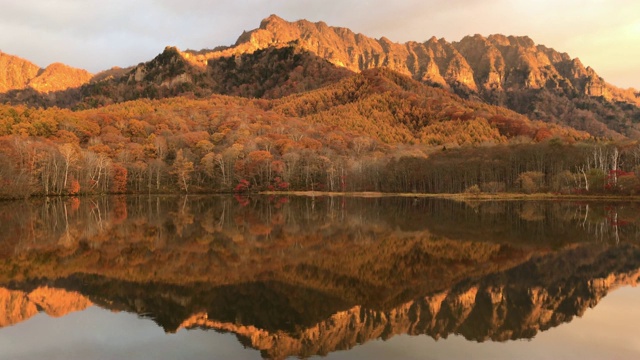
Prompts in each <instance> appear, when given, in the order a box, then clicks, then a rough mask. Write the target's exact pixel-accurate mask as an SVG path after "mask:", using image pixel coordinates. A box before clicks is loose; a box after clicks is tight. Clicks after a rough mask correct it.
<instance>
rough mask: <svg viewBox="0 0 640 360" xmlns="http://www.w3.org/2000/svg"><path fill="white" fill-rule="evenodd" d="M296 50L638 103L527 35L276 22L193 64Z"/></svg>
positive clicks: (410, 71) (468, 83)
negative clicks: (394, 31)
mask: <svg viewBox="0 0 640 360" xmlns="http://www.w3.org/2000/svg"><path fill="white" fill-rule="evenodd" d="M291 44H297V45H298V46H300V47H302V48H303V49H305V50H307V51H310V52H312V53H314V54H316V55H318V56H320V57H322V58H324V59H327V60H328V61H330V62H331V63H333V64H335V65H337V66H341V67H345V68H347V69H349V70H352V71H362V70H366V69H371V68H377V67H382V66H384V67H387V68H390V69H392V70H395V71H398V72H400V73H403V74H406V75H411V76H412V77H413V78H415V79H418V80H423V81H427V82H431V83H434V84H438V85H441V86H445V87H453V88H456V89H459V90H461V91H471V92H478V91H480V92H482V91H488V90H502V91H506V90H517V89H542V88H551V89H562V90H564V91H572V92H577V93H579V94H584V95H589V96H602V97H604V98H606V99H608V100H617V101H627V102H631V103H634V104H640V100H639V99H640V98H639V97H638V96H637V94H635V93H634V91H632V90H622V89H618V88H616V87H614V86H612V85H609V84H607V83H606V82H605V81H604V80H603V79H602V78H600V77H599V76H598V74H596V73H595V71H593V69H591V68H585V67H584V66H583V65H582V64H581V63H580V61H579V60H578V59H572V58H571V57H570V56H569V55H568V54H566V53H559V52H557V51H555V50H553V49H550V48H547V47H545V46H542V45H536V44H535V43H534V41H533V40H531V39H530V38H528V37H526V36H522V37H516V36H504V35H491V36H489V37H483V36H481V35H474V36H467V37H465V38H463V39H462V40H461V41H459V42H451V43H450V42H447V41H446V40H444V39H436V38H431V39H429V40H427V41H426V42H424V43H420V42H414V41H411V42H407V43H404V44H400V43H394V42H392V41H390V40H389V39H387V38H385V37H382V38H380V39H372V38H369V37H366V36H364V35H362V34H356V33H354V32H353V31H351V30H349V29H346V28H340V27H330V26H328V25H327V24H325V23H324V22H318V23H311V22H309V21H306V20H299V21H296V22H287V21H285V20H283V19H281V18H279V17H277V16H275V15H271V16H270V17H268V18H266V19H264V20H263V21H262V23H261V24H260V27H259V28H258V29H255V30H252V31H249V32H245V33H243V34H242V35H241V36H240V37H239V38H238V41H237V42H236V44H235V46H234V47H232V48H228V49H223V50H220V51H213V52H204V53H200V54H198V55H193V56H191V57H190V59H191V60H192V61H194V62H198V63H205V62H206V61H208V60H209V59H213V58H218V57H223V56H229V55H231V54H233V53H238V52H240V53H250V52H254V51H256V50H259V49H265V48H268V47H279V46H286V45H291Z"/></svg>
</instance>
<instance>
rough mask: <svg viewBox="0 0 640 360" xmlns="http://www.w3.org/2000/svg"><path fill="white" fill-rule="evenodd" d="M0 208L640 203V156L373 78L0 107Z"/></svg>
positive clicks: (636, 150) (399, 79)
mask: <svg viewBox="0 0 640 360" xmlns="http://www.w3.org/2000/svg"><path fill="white" fill-rule="evenodd" d="M0 154H1V155H0V185H1V186H0V197H2V198H26V197H30V196H51V195H77V194H107V193H114V194H124V193H131V194H133V193H178V192H180V193H220V192H225V193H230V192H256V191H264V190H272V191H285V190H314V191H382V192H416V193H459V192H469V193H480V192H486V193H497V192H524V193H537V192H553V193H558V194H599V193H612V194H625V195H626V194H636V193H637V192H638V191H640V181H639V180H638V176H640V167H639V165H640V146H639V145H638V144H637V142H635V141H631V140H626V141H622V140H619V141H618V142H616V143H613V142H610V141H606V139H597V138H594V137H592V136H590V135H589V134H587V133H584V132H581V131H578V130H575V129H572V128H569V127H564V126H561V125H557V124H551V123H545V122H542V121H532V120H530V119H528V118H526V117H525V116H523V115H520V114H517V113H515V112H513V111H510V110H507V109H504V108H500V107H496V106H491V105H487V104H484V103H481V102H476V101H472V100H464V99H461V98H459V97H458V96H456V95H453V94H451V93H449V92H447V91H445V90H442V89H437V88H433V87H429V86H426V85H424V84H421V83H419V82H417V81H414V80H412V79H410V78H408V77H404V76H402V75H399V74H397V73H394V72H392V71H390V70H385V69H376V70H371V71H365V72H362V73H360V74H357V75H354V76H351V77H348V78H345V79H343V80H341V81H339V82H337V83H334V84H331V85H328V86H324V87H321V88H319V89H317V90H313V91H308V92H304V93H301V94H294V95H290V96H286V97H281V98H278V99H273V100H269V99H251V98H241V97H235V96H225V95H211V96H209V97H206V98H202V99H196V98H193V97H190V96H188V95H187V96H181V97H174V98H167V99H157V100H150V99H138V100H133V101H125V102H121V103H117V104H112V105H108V106H103V107H98V108H94V109H85V110H80V109H76V110H70V109H61V108H57V107H49V108H37V107H28V106H25V105H0Z"/></svg>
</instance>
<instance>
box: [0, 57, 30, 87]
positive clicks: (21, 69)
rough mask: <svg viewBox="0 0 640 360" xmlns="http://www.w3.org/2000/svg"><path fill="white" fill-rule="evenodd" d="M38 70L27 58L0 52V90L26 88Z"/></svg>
mask: <svg viewBox="0 0 640 360" xmlns="http://www.w3.org/2000/svg"><path fill="white" fill-rule="evenodd" d="M39 71H40V68H39V67H38V66H37V65H35V64H33V63H31V62H29V61H27V60H24V59H22V58H19V57H17V56H13V55H9V54H5V53H3V52H0V92H7V91H9V90H17V89H24V88H26V87H27V85H28V84H29V81H31V79H33V78H35V77H36V76H38V72H39Z"/></svg>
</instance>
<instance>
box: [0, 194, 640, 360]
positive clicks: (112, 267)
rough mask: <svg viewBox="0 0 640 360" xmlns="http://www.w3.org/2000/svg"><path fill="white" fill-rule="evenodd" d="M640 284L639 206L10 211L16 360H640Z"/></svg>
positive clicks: (10, 347)
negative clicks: (320, 359)
mask: <svg viewBox="0 0 640 360" xmlns="http://www.w3.org/2000/svg"><path fill="white" fill-rule="evenodd" d="M639 277H640V203H634V202H621V201H618V202H597V201H541V202H535V201H486V202H478V201H464V202H463V201H453V200H445V199H431V198H415V199H414V198H407V197H379V198H362V197H326V196H317V197H302V196H301V197H296V196H258V195H256V196H249V197H244V196H103V197H81V198H49V199H32V200H29V201H9V202H0V358H2V359H40V358H47V359H69V358H73V359H229V358H233V359H259V358H273V359H284V358H289V357H292V358H313V357H326V358H330V359H363V358H368V359H388V358H389V359H395V358H405V359H466V358H474V359H512V358H522V359H549V358H553V359H602V358H609V359H630V358H639V357H640V340H639V339H638V338H637V334H636V327H637V324H638V323H640V307H638V306H637V304H639V303H640V291H639V290H638V289H637V288H636V287H635V285H636V284H637V282H638V278H639Z"/></svg>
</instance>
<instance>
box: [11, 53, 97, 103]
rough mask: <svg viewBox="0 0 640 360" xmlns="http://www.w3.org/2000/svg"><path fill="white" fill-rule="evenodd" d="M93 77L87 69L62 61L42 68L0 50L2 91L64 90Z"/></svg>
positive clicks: (79, 84)
mask: <svg viewBox="0 0 640 360" xmlns="http://www.w3.org/2000/svg"><path fill="white" fill-rule="evenodd" d="M92 77H93V75H91V74H90V73H89V72H87V71H85V70H82V69H76V68H72V67H70V66H67V65H64V64H61V63H54V64H51V65H49V66H47V67H46V68H45V69H40V68H39V67H38V66H37V65H35V64H33V63H31V62H29V61H27V60H24V59H21V58H19V57H17V56H12V55H8V54H4V53H1V52H0V93H6V92H8V91H11V90H24V89H32V90H35V91H37V92H40V93H50V92H56V91H63V90H67V89H70V88H76V87H80V86H82V85H84V84H86V83H88V82H89V80H91V78H92Z"/></svg>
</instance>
